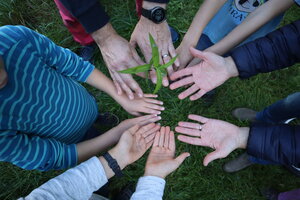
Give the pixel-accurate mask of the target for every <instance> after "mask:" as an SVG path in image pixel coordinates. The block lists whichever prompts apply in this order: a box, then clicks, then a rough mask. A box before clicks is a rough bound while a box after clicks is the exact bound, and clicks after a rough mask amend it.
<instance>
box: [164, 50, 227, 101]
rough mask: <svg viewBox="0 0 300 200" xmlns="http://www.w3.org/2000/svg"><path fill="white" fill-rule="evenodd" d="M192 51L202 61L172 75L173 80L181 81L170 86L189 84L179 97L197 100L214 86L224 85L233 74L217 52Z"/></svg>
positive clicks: (173, 87) (177, 86) (174, 87)
mask: <svg viewBox="0 0 300 200" xmlns="http://www.w3.org/2000/svg"><path fill="white" fill-rule="evenodd" d="M191 53H192V54H193V55H194V56H195V57H198V58H201V59H202V61H201V62H200V63H199V64H197V65H195V66H193V67H188V68H185V69H182V70H179V71H177V72H175V73H173V74H172V75H171V77H170V78H171V80H177V79H178V78H182V79H181V80H179V81H176V82H174V83H173V84H171V85H170V88H171V89H172V90H173V89H176V88H179V87H182V86H189V85H191V86H190V87H189V88H188V89H186V90H185V91H184V92H182V93H180V94H179V95H178V98H179V99H184V98H186V97H188V96H190V95H191V96H190V100H192V101H193V100H197V99H199V98H200V97H202V96H203V95H204V94H205V93H207V92H209V91H210V90H213V89H214V88H216V87H218V86H220V85H222V84H223V83H224V82H225V81H226V80H227V79H229V78H230V77H231V76H232V75H231V74H230V71H229V70H228V66H227V65H228V64H227V62H226V60H225V59H224V58H223V57H221V56H218V55H217V54H214V53H210V52H201V51H198V50H196V49H194V48H192V49H191Z"/></svg>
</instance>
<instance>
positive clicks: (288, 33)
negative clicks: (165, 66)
mask: <svg viewBox="0 0 300 200" xmlns="http://www.w3.org/2000/svg"><path fill="white" fill-rule="evenodd" d="M299 35H300V20H298V21H295V22H294V23H292V24H289V25H286V26H284V27H282V28H280V29H278V30H275V31H273V32H272V33H269V34H268V35H267V36H265V37H262V38H259V39H257V40H255V41H253V42H249V43H247V44H244V45H242V46H240V47H237V48H236V49H234V50H233V51H232V52H231V56H230V57H226V58H223V57H221V56H218V55H217V54H215V53H211V52H201V51H197V50H195V49H191V52H192V54H193V55H194V56H195V57H197V58H199V59H201V60H202V61H201V62H200V63H199V64H197V65H195V66H193V67H188V68H186V69H183V70H180V71H178V72H175V73H174V74H173V75H172V76H171V80H176V79H178V78H181V77H183V76H186V77H185V78H184V79H182V80H179V81H177V82H174V83H173V84H171V85H170V88H171V89H176V88H178V87H182V86H184V85H188V84H191V83H192V84H193V83H194V84H193V85H192V86H191V87H190V88H189V89H187V90H186V91H184V92H182V93H181V94H180V95H179V98H180V99H183V98H186V97H187V96H189V95H192V94H193V93H195V94H194V95H192V96H191V97H190V99H191V100H196V99H198V98H200V97H201V96H203V95H204V94H205V93H206V92H208V91H210V90H212V89H214V88H216V87H218V86H220V85H221V84H223V83H224V82H225V81H226V80H228V79H229V78H232V77H236V76H239V77H240V78H248V77H251V76H254V75H256V74H258V73H266V72H271V71H274V70H279V69H282V68H286V67H289V66H292V65H293V64H295V63H297V62H299V61H300V53H299V48H300V42H299V39H298V38H299Z"/></svg>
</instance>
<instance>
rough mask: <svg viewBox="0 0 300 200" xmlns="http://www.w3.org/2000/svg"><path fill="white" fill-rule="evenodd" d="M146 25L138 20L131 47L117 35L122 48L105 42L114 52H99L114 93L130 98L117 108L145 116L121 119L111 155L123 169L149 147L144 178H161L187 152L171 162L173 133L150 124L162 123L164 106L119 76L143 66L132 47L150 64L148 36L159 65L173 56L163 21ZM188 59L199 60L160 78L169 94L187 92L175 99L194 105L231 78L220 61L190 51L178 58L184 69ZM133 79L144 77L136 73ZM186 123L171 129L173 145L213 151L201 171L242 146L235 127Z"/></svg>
mask: <svg viewBox="0 0 300 200" xmlns="http://www.w3.org/2000/svg"><path fill="white" fill-rule="evenodd" d="M146 21H147V20H145V21H143V19H142V18H141V19H140V21H139V23H138V24H137V25H136V27H135V29H134V31H133V33H132V35H131V40H130V43H128V42H127V41H126V40H125V39H123V38H121V37H120V36H118V37H115V38H114V41H115V42H118V43H119V44H121V45H116V44H114V43H110V42H109V41H110V40H107V43H109V44H110V46H111V45H112V46H114V47H116V48H118V50H116V49H114V48H113V47H111V48H108V49H107V50H105V48H104V49H102V50H103V51H102V50H101V51H102V53H103V54H102V55H103V58H104V60H105V62H106V64H107V66H108V69H109V72H110V74H111V77H112V79H113V81H114V84H115V86H116V89H117V92H118V94H119V95H127V97H128V98H129V99H130V100H129V101H120V102H119V103H120V104H121V105H122V107H123V108H124V109H125V110H126V111H127V112H128V113H130V114H132V115H136V116H140V115H141V113H147V114H150V115H145V116H142V117H138V118H134V119H129V120H125V121H124V122H122V123H121V124H120V125H119V126H118V128H119V130H120V131H122V132H124V131H125V132H124V133H123V134H122V136H121V139H120V141H119V143H118V144H117V146H116V147H115V148H114V149H115V151H117V152H118V153H119V154H120V155H121V156H122V158H123V160H125V161H124V162H125V165H128V164H130V163H133V162H135V161H136V160H138V159H139V158H140V157H141V156H142V155H143V154H144V153H145V152H146V151H147V150H148V149H149V148H150V147H151V146H152V148H151V151H150V154H149V156H148V159H147V163H146V168H145V175H151V176H158V177H162V178H165V177H166V176H167V175H168V174H169V173H171V172H172V171H174V170H176V169H177V168H178V167H179V166H180V164H181V163H182V162H183V161H184V160H185V159H186V158H187V157H188V156H190V154H189V153H187V152H186V153H182V154H181V155H180V156H178V157H175V137H174V132H173V131H171V130H170V127H160V125H158V124H154V123H155V122H157V121H158V120H160V119H161V117H160V116H158V115H159V114H161V111H163V110H164V109H165V108H164V107H163V102H161V101H159V100H156V99H155V98H157V95H151V94H143V92H142V90H141V88H140V87H139V85H138V84H137V82H136V81H134V79H133V78H132V76H131V75H129V74H120V73H118V71H120V70H123V69H127V68H130V67H134V66H136V65H142V64H144V61H143V60H142V59H140V57H139V56H138V54H137V52H136V50H135V47H136V46H139V47H140V49H141V51H142V53H143V54H144V56H145V59H146V62H149V61H150V59H151V56H152V55H151V47H150V45H149V44H148V43H147V42H146V41H147V40H148V37H147V36H148V33H151V35H153V37H154V39H155V40H156V41H157V45H158V48H159V50H160V54H161V55H160V62H161V64H164V63H167V62H168V61H169V60H170V59H171V58H172V57H175V56H176V51H175V49H174V47H173V44H172V41H171V35H170V31H169V29H168V24H167V22H164V23H162V24H160V25H159V27H160V28H159V29H158V28H157V27H158V26H157V27H156V28H155V27H153V26H150V25H149V26H146V25H145V24H146V23H147V22H146ZM146 33H147V34H146ZM116 38H117V39H116ZM120 49H121V50H122V51H121V52H120ZM182 49H183V48H182V47H181V46H180V47H179V49H178V52H181V53H182V52H183V51H182ZM104 50H105V51H104ZM191 56H193V57H195V58H196V59H198V60H199V61H195V60H193V61H192V62H190V65H188V66H187V67H186V68H183V67H182V65H181V66H180V63H179V60H178V59H177V60H176V62H175V63H174V65H173V66H170V67H169V68H168V69H167V72H168V76H166V77H164V79H163V85H164V86H168V85H169V81H168V78H169V79H170V80H172V81H173V83H172V84H171V85H170V89H171V90H174V89H177V88H180V87H185V88H186V90H185V91H183V92H182V93H180V94H179V95H178V98H179V99H184V98H186V97H189V98H190V100H192V101H194V100H197V99H199V98H201V97H202V96H203V95H204V94H206V93H207V92H209V91H211V90H213V89H214V88H216V87H218V86H220V85H221V84H223V83H224V82H225V81H226V80H228V79H229V78H231V77H232V76H233V75H232V73H231V72H230V69H229V67H228V63H227V61H226V59H225V58H223V57H221V56H218V55H216V54H214V53H210V52H201V51H198V50H196V49H194V48H190V52H189V53H188V54H186V55H185V54H183V56H179V58H180V59H183V61H184V62H183V63H184V65H186V64H187V63H186V62H187V61H186V59H185V57H191ZM188 59H191V58H188ZM112 61H113V62H112ZM138 75H139V76H142V77H145V75H144V74H141V73H140V74H138ZM150 78H151V80H152V82H154V83H155V82H156V77H155V72H153V71H152V72H150ZM123 92H125V94H124V93H123ZM188 118H189V119H191V120H195V121H196V123H195V122H193V123H192V122H179V123H178V126H177V127H176V128H175V130H176V132H178V133H181V135H179V136H178V140H179V141H181V142H184V143H188V144H192V145H198V146H205V147H210V148H212V149H214V151H213V152H211V153H209V154H208V155H206V156H205V158H204V161H203V164H204V166H207V165H208V164H209V163H210V162H211V161H213V160H216V159H220V158H224V157H226V156H227V155H228V154H230V153H231V152H232V151H234V150H235V149H237V148H240V147H242V146H243V141H242V139H241V137H240V135H241V134H240V128H239V127H237V126H235V125H233V124H230V123H227V122H225V121H221V120H215V119H209V118H205V117H202V116H198V115H189V116H188ZM114 149H113V150H114Z"/></svg>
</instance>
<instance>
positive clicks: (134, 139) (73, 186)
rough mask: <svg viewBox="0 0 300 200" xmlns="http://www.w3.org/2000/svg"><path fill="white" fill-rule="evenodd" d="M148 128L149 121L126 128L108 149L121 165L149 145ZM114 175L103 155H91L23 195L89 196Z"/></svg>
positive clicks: (137, 157) (150, 135)
mask: <svg viewBox="0 0 300 200" xmlns="http://www.w3.org/2000/svg"><path fill="white" fill-rule="evenodd" d="M149 128H150V126H149V125H148V126H143V127H139V126H134V127H132V128H130V129H128V130H127V131H125V133H124V134H123V135H122V137H121V139H120V141H119V143H118V144H117V145H116V146H115V147H114V148H112V149H111V150H110V151H109V154H110V155H111V156H112V157H113V158H114V159H115V160H116V161H117V163H118V165H119V166H120V168H121V169H124V168H125V167H126V166H127V165H129V164H131V163H133V162H135V161H136V160H137V159H139V158H140V157H141V156H142V155H143V154H144V153H145V152H146V151H147V149H149V148H150V146H151V145H152V143H153V139H154V136H155V132H153V131H150V130H149ZM99 161H100V162H99ZM113 176H114V172H113V171H112V170H111V168H110V167H109V165H108V163H107V161H106V160H105V159H104V158H103V157H102V156H100V157H99V158H96V157H93V158H91V159H90V160H88V161H86V162H84V163H82V164H81V165H79V166H77V167H75V168H73V169H70V170H68V171H66V172H65V173H63V174H61V175H60V176H58V177H55V178H53V179H51V180H50V181H48V182H46V183H45V184H43V185H42V186H40V187H39V188H37V189H35V190H33V191H32V192H31V193H30V194H29V195H28V196H27V197H25V198H24V199H33V198H36V199H53V200H54V199H80V200H81V199H88V198H90V197H91V195H92V192H94V191H96V190H98V189H99V188H100V187H101V186H103V185H104V184H105V183H106V182H107V179H109V178H111V177H113Z"/></svg>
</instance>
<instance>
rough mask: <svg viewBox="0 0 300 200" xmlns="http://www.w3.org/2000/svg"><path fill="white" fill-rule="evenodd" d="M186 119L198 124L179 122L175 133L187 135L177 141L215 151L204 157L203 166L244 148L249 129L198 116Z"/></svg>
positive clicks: (190, 116)
mask: <svg viewBox="0 0 300 200" xmlns="http://www.w3.org/2000/svg"><path fill="white" fill-rule="evenodd" d="M188 118H189V119H192V120H195V121H198V122H200V123H192V122H179V123H178V126H177V127H176V128H175V131H176V132H178V133H183V134H185V135H188V136H185V135H179V136H178V140H180V141H182V142H185V143H188V144H192V145H198V146H206V147H210V148H213V149H215V151H213V152H211V153H209V154H207V155H206V156H205V158H204V160H203V165H204V166H207V165H208V164H209V163H210V162H211V161H213V160H216V159H219V158H225V157H226V156H228V155H229V154H230V153H231V152H232V151H234V150H235V149H237V148H246V145H247V141H248V135H249V128H240V127H238V126H235V125H233V124H230V123H228V122H225V121H221V120H216V119H209V118H205V117H202V116H198V115H189V116H188ZM190 136H194V137H190Z"/></svg>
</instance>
